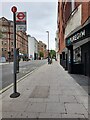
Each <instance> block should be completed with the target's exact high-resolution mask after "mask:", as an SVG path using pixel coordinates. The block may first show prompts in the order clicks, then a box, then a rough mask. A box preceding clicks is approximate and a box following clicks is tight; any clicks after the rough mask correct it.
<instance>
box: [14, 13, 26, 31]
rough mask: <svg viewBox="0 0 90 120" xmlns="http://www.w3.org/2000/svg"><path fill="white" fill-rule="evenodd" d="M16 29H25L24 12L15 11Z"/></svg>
mask: <svg viewBox="0 0 90 120" xmlns="http://www.w3.org/2000/svg"><path fill="white" fill-rule="evenodd" d="M16 31H23V32H25V31H26V12H16Z"/></svg>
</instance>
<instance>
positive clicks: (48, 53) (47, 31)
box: [46, 31, 50, 64]
mask: <svg viewBox="0 0 90 120" xmlns="http://www.w3.org/2000/svg"><path fill="white" fill-rule="evenodd" d="M46 32H47V33H48V64H49V62H50V61H49V31H46Z"/></svg>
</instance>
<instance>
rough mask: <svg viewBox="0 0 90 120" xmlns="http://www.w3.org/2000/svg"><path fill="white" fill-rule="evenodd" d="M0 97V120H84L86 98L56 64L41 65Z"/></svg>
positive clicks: (86, 112)
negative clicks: (82, 119)
mask: <svg viewBox="0 0 90 120" xmlns="http://www.w3.org/2000/svg"><path fill="white" fill-rule="evenodd" d="M18 91H19V92H20V94H21V95H20V97H18V98H14V99H13V98H10V94H12V92H13V88H10V89H9V90H7V91H5V92H4V93H3V94H2V95H1V96H0V101H1V102H0V108H2V109H1V110H0V115H2V117H3V118H88V94H87V92H86V91H85V90H84V89H83V88H82V87H81V86H80V85H79V84H78V83H77V82H76V81H75V80H74V78H73V77H71V76H70V75H69V74H68V73H67V72H66V71H65V70H63V68H62V67H61V66H60V65H59V63H58V62H57V61H53V63H52V64H50V65H48V64H45V65H43V66H41V67H40V68H39V69H38V70H36V71H34V72H33V73H32V74H31V75H30V76H27V77H26V78H24V80H22V81H20V82H19V83H18Z"/></svg>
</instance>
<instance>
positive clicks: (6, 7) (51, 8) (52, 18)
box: [0, 0, 57, 49]
mask: <svg viewBox="0 0 90 120" xmlns="http://www.w3.org/2000/svg"><path fill="white" fill-rule="evenodd" d="M12 1H13V0H12ZM15 1H16V0H15ZM18 1H19V0H18ZM22 1H23V2H10V0H9V2H6V0H5V2H4V0H3V2H2V14H1V12H0V17H2V16H4V17H6V18H7V19H9V20H12V18H13V16H12V12H11V7H12V6H13V5H14V6H16V7H17V9H18V10H17V12H27V34H30V35H31V36H32V37H35V38H36V39H37V40H38V41H39V40H41V41H43V42H44V43H45V44H47V43H48V34H47V33H46V31H49V33H50V46H49V47H50V49H55V37H56V30H57V0H55V1H54V0H52V2H45V1H43V0H42V2H40V1H37V2H36V1H35V0H34V2H29V1H27V2H26V0H22Z"/></svg>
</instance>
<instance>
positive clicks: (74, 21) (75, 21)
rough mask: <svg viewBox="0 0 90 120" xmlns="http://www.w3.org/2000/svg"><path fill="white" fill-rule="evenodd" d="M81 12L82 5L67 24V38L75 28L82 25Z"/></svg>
mask: <svg viewBox="0 0 90 120" xmlns="http://www.w3.org/2000/svg"><path fill="white" fill-rule="evenodd" d="M81 12H82V5H80V6H79V7H78V9H77V10H76V12H75V13H74V15H73V16H71V18H70V20H69V21H68V22H67V26H66V28H65V38H66V37H67V35H68V34H69V33H70V32H71V31H73V30H74V29H75V28H77V27H78V26H80V25H81Z"/></svg>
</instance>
